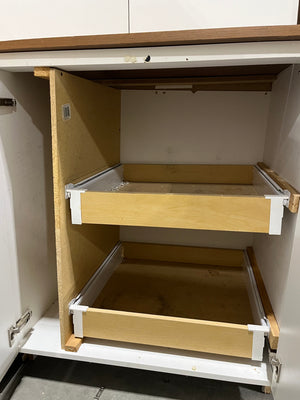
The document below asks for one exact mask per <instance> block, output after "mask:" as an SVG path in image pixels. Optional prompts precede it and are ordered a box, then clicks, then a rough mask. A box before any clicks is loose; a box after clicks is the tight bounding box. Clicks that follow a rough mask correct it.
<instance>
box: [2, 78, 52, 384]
mask: <svg viewBox="0 0 300 400" xmlns="http://www.w3.org/2000/svg"><path fill="white" fill-rule="evenodd" d="M48 96H49V95H48V90H47V82H40V80H39V81H38V80H37V79H35V78H34V77H33V76H32V74H13V73H10V72H3V71H0V98H13V97H15V98H16V101H17V105H16V107H7V106H0V182H1V185H0V221H1V222H0V255H1V261H0V271H1V279H0V380H1V378H2V377H3V375H4V374H5V372H6V370H7V369H8V368H9V366H10V364H11V362H12V361H13V360H14V358H15V356H16V355H17V353H18V347H19V345H20V343H21V341H22V337H23V335H25V334H26V333H28V332H29V330H30V328H31V327H32V326H33V324H34V323H35V322H36V321H37V320H38V319H39V318H40V317H41V316H42V314H43V313H44V312H45V311H46V309H47V308H48V307H49V306H50V304H51V303H52V302H53V301H54V300H55V298H56V277H55V251H54V232H53V231H54V229H53V225H54V224H53V222H52V220H53V214H52V212H51V199H52V194H51V192H52V183H51V162H50V156H51V145H50V143H51V139H50V126H49V125H50V123H49V116H48V118H47V115H49V101H48ZM47 179H48V180H49V181H48V184H46V181H47ZM48 210H49V211H48ZM27 309H30V310H31V311H32V317H31V318H30V320H29V322H28V323H27V324H26V325H25V326H24V328H23V329H22V330H21V333H20V334H17V335H16V336H15V340H14V341H13V344H12V346H10V344H9V340H8V329H9V328H10V327H11V326H13V325H14V324H15V323H16V321H17V320H18V319H19V318H20V316H21V315H22V314H23V313H24V312H25V311H26V310H27Z"/></svg>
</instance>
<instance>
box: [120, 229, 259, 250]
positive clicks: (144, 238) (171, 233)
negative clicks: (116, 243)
mask: <svg viewBox="0 0 300 400" xmlns="http://www.w3.org/2000/svg"><path fill="white" fill-rule="evenodd" d="M120 239H121V240H122V241H124V242H126V241H129V242H142V243H143V242H145V243H164V244H177V245H186V246H202V247H215V248H229V249H245V248H246V247H247V246H252V243H253V234H252V233H244V232H241V233H237V232H216V231H201V230H196V229H168V228H143V227H136V226H121V227H120Z"/></svg>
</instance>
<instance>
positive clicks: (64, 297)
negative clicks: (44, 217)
mask: <svg viewBox="0 0 300 400" xmlns="http://www.w3.org/2000/svg"><path fill="white" fill-rule="evenodd" d="M50 97H51V123H52V152H53V181H54V208H55V231H56V254H57V276H58V296H59V308H60V323H61V343H62V346H63V347H64V346H65V344H66V342H67V340H68V339H69V337H70V336H71V334H72V331H73V327H72V323H71V318H70V315H69V310H68V304H69V302H70V300H71V299H72V298H73V297H74V296H76V295H77V294H78V292H79V291H80V290H81V289H82V287H83V286H84V285H85V284H86V282H87V280H88V279H89V278H90V277H91V275H92V274H93V273H94V272H95V270H96V269H97V268H98V267H99V265H100V264H101V262H102V261H103V260H104V259H105V257H106V256H107V254H108V253H109V252H110V251H111V249H112V248H113V247H114V245H115V243H116V242H117V241H118V236H119V233H118V228H117V227H111V226H97V225H93V226H88V225H85V226H84V225H83V226H75V225H72V224H71V215H70V208H69V204H68V201H67V200H66V199H65V185H66V184H67V183H70V182H73V181H76V180H77V179H78V180H81V179H83V178H85V177H86V176H87V175H90V174H92V173H93V172H95V171H101V170H102V169H106V168H107V167H108V166H111V165H114V164H115V163H116V162H119V123H120V95H119V93H118V92H117V91H116V90H113V89H110V88H103V87H102V86H101V85H98V84H95V83H92V82H89V81H86V80H84V79H81V78H78V77H74V76H72V75H70V74H68V73H65V72H61V71H57V70H54V69H51V70H50ZM66 104H69V105H70V118H68V119H64V118H63V113H62V106H63V105H66ZM99 110H100V111H99ZM96 111H97V112H96Z"/></svg>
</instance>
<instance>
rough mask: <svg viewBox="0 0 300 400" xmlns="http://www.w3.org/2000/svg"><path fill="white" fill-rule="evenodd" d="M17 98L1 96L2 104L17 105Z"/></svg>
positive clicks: (7, 105) (4, 105)
mask: <svg viewBox="0 0 300 400" xmlns="http://www.w3.org/2000/svg"><path fill="white" fill-rule="evenodd" d="M16 105H17V100H16V99H8V98H3V97H0V106H3V107H16Z"/></svg>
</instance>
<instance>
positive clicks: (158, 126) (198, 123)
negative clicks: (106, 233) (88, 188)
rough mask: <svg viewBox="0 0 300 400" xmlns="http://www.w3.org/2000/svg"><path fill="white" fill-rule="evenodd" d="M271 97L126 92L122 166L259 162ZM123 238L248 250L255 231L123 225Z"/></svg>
mask: <svg viewBox="0 0 300 400" xmlns="http://www.w3.org/2000/svg"><path fill="white" fill-rule="evenodd" d="M269 98H270V94H265V93H261V92H197V93H195V94H193V93H190V92H183V91H172V92H170V91H169V92H165V93H164V92H154V91H123V92H122V116H121V162H123V163H135V162H136V163H188V164H192V163H204V164H205V163H206V164H207V163H212V164H222V163H224V164H239V163H241V164H255V163H256V162H258V161H260V160H262V159H263V146H264V141H265V130H266V124H267V117H268V109H269ZM121 239H122V240H132V241H134V240H136V241H141V242H143V241H144V242H162V243H174V244H186V245H198V246H211V247H228V248H245V247H246V246H250V245H252V240H253V235H252V234H251V233H235V232H213V231H197V230H180V229H158V228H151V229H145V228H137V227H121Z"/></svg>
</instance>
